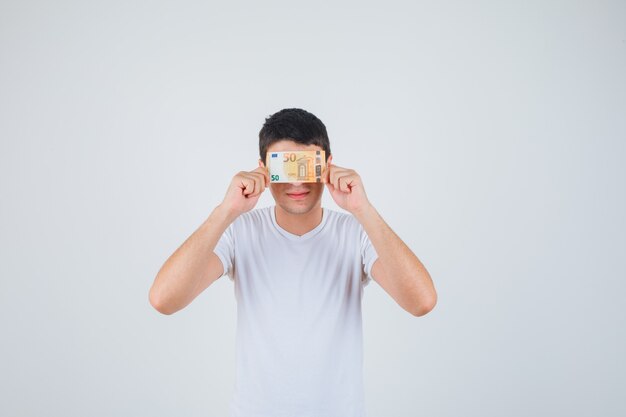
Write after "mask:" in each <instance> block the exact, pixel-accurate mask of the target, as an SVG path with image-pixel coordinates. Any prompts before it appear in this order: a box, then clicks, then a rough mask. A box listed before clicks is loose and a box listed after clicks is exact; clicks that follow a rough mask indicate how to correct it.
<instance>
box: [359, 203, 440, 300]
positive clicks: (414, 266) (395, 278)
mask: <svg viewBox="0 0 626 417" xmlns="http://www.w3.org/2000/svg"><path fill="white" fill-rule="evenodd" d="M355 217H356V218H357V220H358V221H359V222H360V223H361V225H362V226H363V229H364V230H365V232H366V233H367V235H368V237H369V239H370V241H371V242H372V245H373V246H374V249H375V250H376V253H377V254H378V258H379V260H378V262H380V264H381V265H379V271H384V279H385V281H386V282H385V284H386V289H387V290H388V291H389V292H390V293H391V294H393V295H395V297H396V300H397V301H398V302H399V303H400V304H401V305H404V306H411V305H412V306H415V305H417V306H420V307H419V310H427V309H429V308H432V305H433V304H434V303H435V302H436V292H435V289H434V285H433V282H432V279H431V277H430V274H429V273H428V271H427V270H426V268H425V267H424V265H423V264H422V263H421V262H420V260H419V259H418V258H417V256H415V254H414V253H413V251H411V249H410V248H409V247H408V246H407V245H406V244H405V243H404V242H403V241H402V240H401V239H400V237H398V235H397V234H396V233H395V232H394V231H393V230H392V229H391V228H390V227H389V226H388V225H387V223H386V222H385V221H384V220H383V218H382V217H381V215H380V214H379V213H378V211H376V209H375V208H374V207H373V206H372V205H368V206H366V207H365V208H364V209H363V210H362V211H360V212H357V213H355ZM413 309H414V308H413Z"/></svg>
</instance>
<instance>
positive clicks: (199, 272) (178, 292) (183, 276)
mask: <svg viewBox="0 0 626 417" xmlns="http://www.w3.org/2000/svg"><path fill="white" fill-rule="evenodd" d="M235 218H236V216H233V215H232V214H230V213H229V211H228V210H227V209H226V208H225V207H224V206H221V205H220V206H217V207H216V208H215V209H214V210H213V212H211V214H210V215H209V217H208V218H207V219H206V220H205V221H204V223H202V224H201V225H200V227H198V229H196V231H195V232H193V234H192V235H191V236H189V237H188V238H187V240H185V242H184V243H183V244H182V245H181V246H180V247H179V248H178V249H176V251H175V252H174V253H173V254H172V255H171V256H170V257H169V258H168V259H167V261H165V263H164V264H163V266H162V267H161V269H160V270H159V272H158V274H157V276H156V278H155V280H154V283H153V284H152V287H151V288H150V294H149V298H150V304H151V305H152V306H153V307H154V308H155V309H156V310H157V311H159V312H160V313H163V314H173V313H175V312H177V311H178V310H181V309H183V308H184V307H186V306H187V305H188V304H189V303H191V301H193V299H194V298H196V297H197V296H198V295H199V294H200V293H201V292H202V291H204V290H205V289H206V288H207V287H208V286H209V285H211V284H212V283H213V282H214V281H215V280H216V279H218V278H219V277H221V276H222V274H223V273H224V270H223V269H224V268H223V266H222V262H221V261H220V259H219V258H218V257H217V255H216V254H215V253H214V252H213V249H215V246H216V245H217V242H218V241H219V239H220V237H221V236H222V234H223V233H224V231H225V230H226V228H228V226H229V225H230V224H231V223H232V222H233V220H234V219H235Z"/></svg>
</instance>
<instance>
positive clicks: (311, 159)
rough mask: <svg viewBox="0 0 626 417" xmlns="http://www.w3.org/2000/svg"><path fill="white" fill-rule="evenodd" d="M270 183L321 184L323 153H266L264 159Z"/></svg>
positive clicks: (324, 165)
mask: <svg viewBox="0 0 626 417" xmlns="http://www.w3.org/2000/svg"><path fill="white" fill-rule="evenodd" d="M265 166H267V167H268V170H269V176H270V182H322V172H323V171H324V168H326V153H325V151H281V152H268V153H267V154H266V157H265Z"/></svg>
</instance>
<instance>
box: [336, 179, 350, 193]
mask: <svg viewBox="0 0 626 417" xmlns="http://www.w3.org/2000/svg"><path fill="white" fill-rule="evenodd" d="M352 181H353V178H352V175H342V176H341V177H339V178H337V184H339V189H340V190H341V191H343V192H345V193H349V192H350V187H349V186H348V184H351V183H352Z"/></svg>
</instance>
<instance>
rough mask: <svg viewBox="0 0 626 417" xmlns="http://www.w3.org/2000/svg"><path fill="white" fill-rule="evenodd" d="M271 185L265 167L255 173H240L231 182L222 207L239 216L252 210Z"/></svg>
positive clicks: (259, 168)
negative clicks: (266, 188)
mask: <svg viewBox="0 0 626 417" xmlns="http://www.w3.org/2000/svg"><path fill="white" fill-rule="evenodd" d="M269 183H270V177H269V173H268V170H267V168H266V167H264V166H263V167H258V168H257V169H255V170H254V171H240V172H238V173H237V174H236V175H235V176H234V177H233V179H232V181H231V182H230V185H229V186H228V190H227V191H226V196H225V197H224V201H222V204H220V205H221V206H222V207H224V208H225V209H226V210H228V212H229V213H231V214H232V215H233V216H239V215H240V214H243V213H245V212H247V211H249V210H252V208H253V207H254V206H255V205H256V203H257V201H259V197H260V196H261V193H263V191H265V187H267V186H269Z"/></svg>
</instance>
